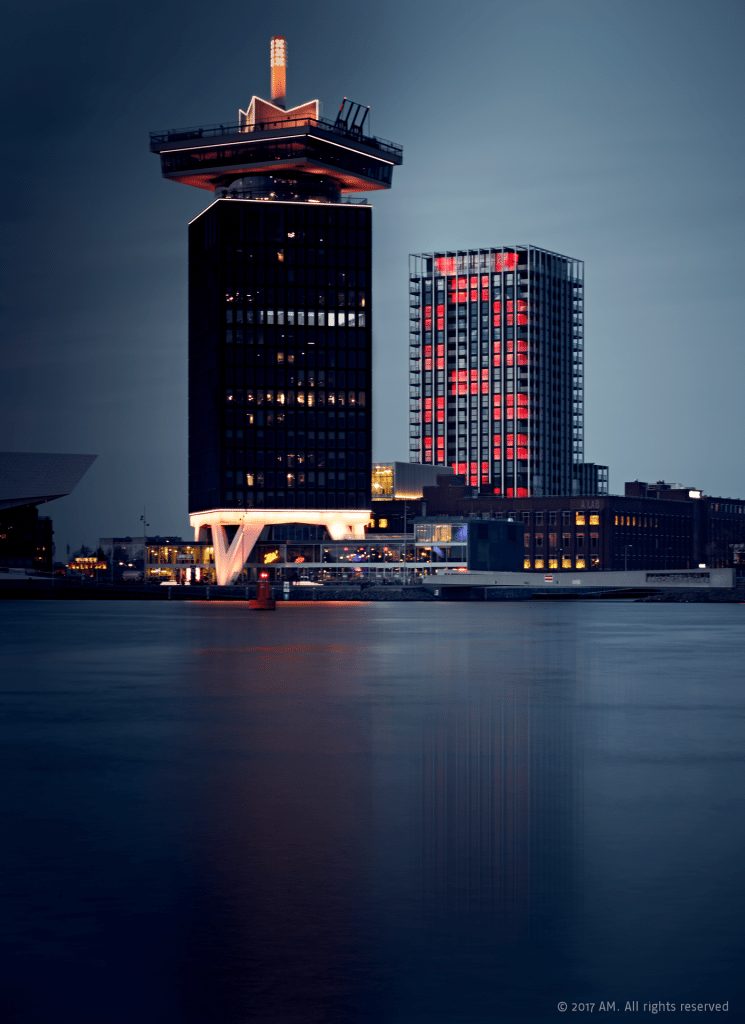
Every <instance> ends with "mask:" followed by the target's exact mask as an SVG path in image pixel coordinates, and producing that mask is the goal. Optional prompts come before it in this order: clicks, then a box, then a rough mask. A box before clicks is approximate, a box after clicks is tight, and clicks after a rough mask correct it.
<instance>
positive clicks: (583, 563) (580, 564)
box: [575, 558, 586, 569]
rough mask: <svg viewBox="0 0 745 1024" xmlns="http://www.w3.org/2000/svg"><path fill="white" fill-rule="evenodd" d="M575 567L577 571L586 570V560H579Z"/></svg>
mask: <svg viewBox="0 0 745 1024" xmlns="http://www.w3.org/2000/svg"><path fill="white" fill-rule="evenodd" d="M575 566H576V568H577V569H584V568H585V567H586V566H585V560H584V558H578V559H577V561H576V562H575Z"/></svg>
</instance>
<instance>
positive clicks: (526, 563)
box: [523, 558, 530, 569]
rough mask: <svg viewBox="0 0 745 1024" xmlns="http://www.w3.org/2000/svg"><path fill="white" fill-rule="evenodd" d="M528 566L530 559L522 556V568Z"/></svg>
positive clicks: (527, 567)
mask: <svg viewBox="0 0 745 1024" xmlns="http://www.w3.org/2000/svg"><path fill="white" fill-rule="evenodd" d="M529 568H530V559H529V558H523V569H529Z"/></svg>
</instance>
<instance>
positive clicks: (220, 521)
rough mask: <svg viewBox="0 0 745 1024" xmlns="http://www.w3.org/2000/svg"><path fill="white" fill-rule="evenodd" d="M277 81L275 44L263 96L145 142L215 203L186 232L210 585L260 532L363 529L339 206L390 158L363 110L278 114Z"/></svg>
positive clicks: (357, 270)
mask: <svg viewBox="0 0 745 1024" xmlns="http://www.w3.org/2000/svg"><path fill="white" fill-rule="evenodd" d="M285 74H286V44H285V41H284V39H283V37H281V36H275V37H274V38H273V39H272V41H271V90H272V91H271V96H272V98H271V101H268V100H263V99H260V98H259V97H258V96H254V97H252V99H251V102H250V103H249V104H248V108H247V109H246V110H241V111H240V112H239V122H238V123H237V124H234V125H219V126H213V127H210V128H199V129H196V130H191V129H190V130H187V131H177V132H174V131H171V132H165V133H157V134H154V135H152V136H151V149H152V150H153V151H154V152H156V153H158V154H159V155H160V158H161V165H162V171H163V175H164V177H166V178H169V179H171V180H174V181H180V182H182V183H184V184H187V185H192V186H194V187H197V188H203V189H206V190H208V191H210V192H213V193H214V195H215V201H213V202H212V203H211V204H210V205H209V206H208V207H207V208H206V209H205V210H204V211H203V212H202V213H201V214H200V215H199V216H197V217H196V218H195V219H194V220H193V221H192V222H191V224H190V227H189V511H190V519H191V523H192V525H193V526H194V527H195V529H196V530H197V531H199V530H201V529H204V528H205V527H210V528H211V530H212V537H213V541H214V543H215V553H216V569H217V576H218V581H219V582H220V583H226V582H229V581H230V580H231V579H232V578H234V577H235V575H236V574H237V572H239V571H240V569H241V568H242V566H243V564H244V562H245V560H246V558H247V556H248V554H249V553H250V550H251V548H252V547H253V544H254V543H255V542H256V540H257V539H258V537H259V534H260V533H261V530H262V529H263V528H264V526H266V525H270V524H276V523H288V522H292V523H310V524H316V525H323V526H326V527H327V529H328V530H329V532H330V534H331V535H332V537H335V538H340V537H343V536H350V537H352V536H356V537H359V536H364V525H365V523H366V522H367V520H368V518H369V508H370V470H371V463H372V445H371V438H372V425H371V413H372V408H371V407H372V394H371V384H372V380H371V377H372V365H371V356H372V352H371V349H372V316H371V314H372V310H371V265H372V229H371V216H372V211H371V208H370V207H369V206H368V205H367V204H366V202H365V201H364V200H355V201H350V200H347V199H345V198H344V196H345V195H346V194H347V193H355V192H366V191H371V190H374V189H385V188H390V185H391V179H392V173H393V168H394V166H395V165H397V164H400V163H401V161H402V151H401V147H400V146H396V145H395V144H393V143H390V142H387V141H384V140H382V139H378V138H375V137H373V136H372V135H370V134H368V133H367V131H366V124H367V116H368V109H369V108H367V107H364V106H362V105H361V104H358V103H352V102H351V101H349V100H347V99H345V100H344V101H343V102H342V104H341V106H340V108H339V112H338V114H337V117H336V119H335V120H334V121H329V120H326V119H324V118H322V117H320V114H319V103H318V100H311V101H310V102H307V103H304V104H301V105H300V106H296V107H292V108H290V109H285V105H284V103H285V90H286V80H285ZM226 527H237V530H236V532H235V536H234V537H233V538H232V540H230V543H229V538H228V535H227V533H226Z"/></svg>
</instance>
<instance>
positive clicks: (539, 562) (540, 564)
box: [535, 558, 546, 569]
mask: <svg viewBox="0 0 745 1024" xmlns="http://www.w3.org/2000/svg"><path fill="white" fill-rule="evenodd" d="M545 565H546V563H545V562H544V560H543V559H542V558H536V560H535V567H536V569H543V568H545Z"/></svg>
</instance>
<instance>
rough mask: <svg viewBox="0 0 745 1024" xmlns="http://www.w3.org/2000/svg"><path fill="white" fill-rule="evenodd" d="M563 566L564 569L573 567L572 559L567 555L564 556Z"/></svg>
mask: <svg viewBox="0 0 745 1024" xmlns="http://www.w3.org/2000/svg"><path fill="white" fill-rule="evenodd" d="M561 568H562V569H571V568H572V560H571V558H569V557H568V556H567V555H564V556H563V557H562V559H561Z"/></svg>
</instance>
